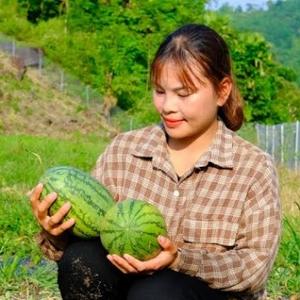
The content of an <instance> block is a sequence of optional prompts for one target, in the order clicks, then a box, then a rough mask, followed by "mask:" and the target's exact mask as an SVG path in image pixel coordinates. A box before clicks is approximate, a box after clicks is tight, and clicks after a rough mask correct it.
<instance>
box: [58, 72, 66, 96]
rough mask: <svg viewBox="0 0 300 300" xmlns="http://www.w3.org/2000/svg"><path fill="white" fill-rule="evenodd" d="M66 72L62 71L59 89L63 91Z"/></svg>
mask: <svg viewBox="0 0 300 300" xmlns="http://www.w3.org/2000/svg"><path fill="white" fill-rule="evenodd" d="M64 85H65V83H64V71H60V83H59V88H60V90H61V91H63V90H64Z"/></svg>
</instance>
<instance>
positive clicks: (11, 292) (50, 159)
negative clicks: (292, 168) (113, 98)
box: [0, 135, 300, 300]
mask: <svg viewBox="0 0 300 300" xmlns="http://www.w3.org/2000/svg"><path fill="white" fill-rule="evenodd" d="M107 143H108V140H100V139H99V138H97V137H94V136H82V135H77V136H73V138H72V139H68V140H57V139H53V138H47V137H37V136H15V135H14V136H3V135H2V136H1V135H0V145H1V147H0V299H1V300H2V299H18V300H19V299H28V300H29V299H33V300H35V299H52V300H54V299H60V297H59V293H58V288H57V285H56V265H55V263H53V262H49V261H47V260H45V259H44V258H43V256H42V254H41V252H40V250H39V249H38V247H37V245H36V243H35V240H34V235H35V234H36V233H37V232H38V231H39V228H38V226H37V224H36V222H35V220H34V218H33V216H32V213H31V208H30V204H29V199H28V197H27V196H26V193H28V191H29V190H30V189H32V188H33V187H34V186H35V185H36V184H37V183H38V180H39V178H40V176H41V175H42V173H43V172H44V171H45V170H46V169H47V168H49V167H52V166H55V165H71V166H74V167H78V168H80V169H82V170H85V171H90V170H91V169H92V167H93V166H94V164H95V161H96V159H97V157H98V155H99V154H100V153H101V152H102V151H103V149H104V147H105V146H106V145H107ZM280 175H282V176H284V177H285V178H288V180H287V179H286V180H284V186H285V190H284V192H285V193H286V195H288V196H287V197H285V196H284V195H283V197H282V198H283V199H284V201H290V202H295V201H297V200H298V198H299V195H298V194H297V193H298V189H297V186H298V185H299V176H296V175H295V176H288V172H287V171H284V172H282V171H281V172H280ZM288 181H290V182H288ZM289 186H290V188H289ZM293 193H294V194H293ZM295 205H296V204H295ZM284 207H289V206H284ZM284 214H285V218H284V223H283V225H284V230H283V235H282V240H281V245H280V250H279V253H278V256H277V258H276V262H275V265H274V268H273V270H272V273H271V276H270V279H269V282H268V291H269V295H270V296H271V299H278V297H279V296H291V295H296V294H297V292H299V291H300V230H299V228H300V220H299V219H300V218H299V215H300V210H299V209H298V208H297V205H296V210H294V211H293V213H292V214H289V211H285V212H284Z"/></svg>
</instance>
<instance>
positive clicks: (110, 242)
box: [100, 199, 167, 260]
mask: <svg viewBox="0 0 300 300" xmlns="http://www.w3.org/2000/svg"><path fill="white" fill-rule="evenodd" d="M100 227H101V229H100V237H101V241H102V244H103V246H104V247H105V248H106V249H107V251H108V252H109V253H116V254H119V255H123V254H124V253H128V254H131V255H133V256H134V257H136V258H137V259H140V260H144V259H149V258H151V257H153V256H156V255H157V254H158V253H159V251H161V247H160V245H159V243H158V241H157V237H158V236H159V235H167V231H166V226H165V222H164V219H163V216H162V215H161V214H160V212H159V210H158V209H157V208H156V207H154V206H153V205H152V204H149V203H147V202H145V201H141V200H133V199H127V200H124V201H121V202H118V203H117V204H116V205H115V206H113V207H112V208H111V209H110V210H109V211H108V212H107V213H106V216H105V217H104V219H103V221H102V222H101V226H100Z"/></svg>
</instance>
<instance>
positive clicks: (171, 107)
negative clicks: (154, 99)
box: [162, 94, 177, 113]
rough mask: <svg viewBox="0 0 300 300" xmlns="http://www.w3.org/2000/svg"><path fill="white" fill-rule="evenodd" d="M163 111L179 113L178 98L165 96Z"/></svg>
mask: <svg viewBox="0 0 300 300" xmlns="http://www.w3.org/2000/svg"><path fill="white" fill-rule="evenodd" d="M162 109H163V112H164V113H170V112H176V111H177V101H176V97H174V96H173V95H168V94H165V97H164V101H163V107H162Z"/></svg>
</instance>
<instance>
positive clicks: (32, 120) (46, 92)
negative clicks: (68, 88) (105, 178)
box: [0, 53, 118, 137]
mask: <svg viewBox="0 0 300 300" xmlns="http://www.w3.org/2000/svg"><path fill="white" fill-rule="evenodd" d="M0 74H1V76H0V132H1V133H3V134H32V135H44V136H53V137H62V136H63V137H66V136H68V135H72V134H74V133H76V132H80V133H83V134H89V133H94V134H97V135H98V134H99V135H100V136H110V137H111V136H114V135H115V134H117V133H118V130H117V129H116V128H114V127H113V126H112V125H111V124H109V122H108V121H107V119H106V118H105V116H104V114H103V106H102V104H101V103H93V104H90V105H88V106H87V105H86V104H85V103H83V102H82V100H81V99H80V98H71V97H70V96H68V95H66V94H65V93H62V92H59V91H58V90H55V89H54V88H52V87H51V86H50V85H49V84H48V82H47V79H45V77H43V78H39V76H38V74H37V71H36V70H35V69H28V70H27V72H26V74H25V75H24V77H23V78H22V80H20V79H19V78H18V76H17V71H16V70H15V68H14V66H13V65H12V64H11V62H10V59H9V58H8V57H7V56H5V55H4V54H1V53H0Z"/></svg>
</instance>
